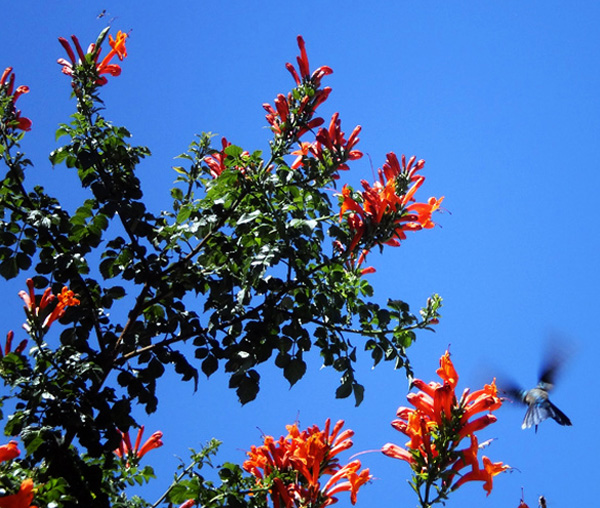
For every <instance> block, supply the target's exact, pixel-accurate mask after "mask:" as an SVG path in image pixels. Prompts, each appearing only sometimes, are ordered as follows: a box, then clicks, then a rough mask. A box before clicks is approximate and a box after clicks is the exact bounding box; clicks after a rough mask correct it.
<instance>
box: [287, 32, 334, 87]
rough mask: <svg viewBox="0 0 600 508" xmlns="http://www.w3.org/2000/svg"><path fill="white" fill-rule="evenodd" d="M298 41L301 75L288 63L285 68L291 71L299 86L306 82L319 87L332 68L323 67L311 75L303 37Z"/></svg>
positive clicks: (298, 59)
mask: <svg viewBox="0 0 600 508" xmlns="http://www.w3.org/2000/svg"><path fill="white" fill-rule="evenodd" d="M296 40H297V41H298V48H299V49H300V56H297V57H296V61H297V62H298V70H299V72H300V75H298V72H296V69H295V68H294V66H293V65H292V64H291V63H286V64H285V67H286V69H287V70H288V71H290V74H291V75H292V77H293V78H294V81H295V82H296V84H297V85H300V84H302V83H303V82H306V81H310V82H312V83H313V84H314V85H315V86H316V87H319V85H320V84H321V79H323V77H324V76H327V75H329V74H331V73H332V72H333V70H332V69H331V67H327V66H326V65H322V66H321V67H319V68H318V69H317V70H315V72H313V73H312V75H311V73H310V66H309V65H308V55H307V54H306V45H305V44H304V39H303V38H302V36H301V35H299V36H298V37H297V38H296Z"/></svg>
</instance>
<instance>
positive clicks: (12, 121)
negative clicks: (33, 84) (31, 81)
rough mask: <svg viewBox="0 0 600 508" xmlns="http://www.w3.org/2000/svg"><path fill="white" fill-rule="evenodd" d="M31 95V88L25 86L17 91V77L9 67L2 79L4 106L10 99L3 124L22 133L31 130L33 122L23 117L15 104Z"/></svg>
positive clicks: (1, 88)
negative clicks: (19, 99) (21, 97)
mask: <svg viewBox="0 0 600 508" xmlns="http://www.w3.org/2000/svg"><path fill="white" fill-rule="evenodd" d="M25 93H29V87H28V86H25V85H21V86H18V87H17V89H16V90H15V75H14V73H13V71H12V67H7V68H6V69H4V72H3V73H2V77H0V99H3V100H2V104H3V105H4V104H5V102H4V99H8V101H7V106H8V107H6V105H5V108H4V114H3V115H2V123H3V124H5V125H6V126H7V127H8V128H15V129H20V130H22V131H29V130H31V120H30V119H29V118H25V117H23V116H21V111H19V110H17V108H16V107H15V103H16V102H17V99H18V98H19V97H20V96H21V95H23V94H25Z"/></svg>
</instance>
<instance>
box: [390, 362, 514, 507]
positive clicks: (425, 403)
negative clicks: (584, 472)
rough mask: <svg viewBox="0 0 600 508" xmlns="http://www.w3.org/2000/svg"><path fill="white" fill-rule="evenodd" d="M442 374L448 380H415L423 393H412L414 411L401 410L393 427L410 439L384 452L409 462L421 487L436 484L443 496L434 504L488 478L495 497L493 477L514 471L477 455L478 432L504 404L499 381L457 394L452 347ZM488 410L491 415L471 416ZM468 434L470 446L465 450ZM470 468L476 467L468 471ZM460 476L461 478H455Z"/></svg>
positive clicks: (391, 445)
mask: <svg viewBox="0 0 600 508" xmlns="http://www.w3.org/2000/svg"><path fill="white" fill-rule="evenodd" d="M437 374H438V375H439V376H440V378H441V379H442V383H439V382H435V381H432V382H430V383H425V382H424V381H422V380H420V379H414V380H413V383H412V385H413V386H414V387H415V388H417V389H418V390H419V391H418V392H416V393H409V394H408V396H407V399H408V401H409V402H410V404H411V405H412V406H414V409H412V408H409V407H400V408H398V411H397V413H396V415H397V417H398V419H397V420H394V421H393V422H392V426H393V427H394V428H395V429H396V430H398V431H399V432H402V433H403V434H405V435H406V436H408V438H409V441H408V442H407V443H406V444H405V447H404V448H402V447H400V446H398V445H395V444H393V443H388V444H386V445H385V446H383V448H382V452H383V453H384V455H387V456H388V457H392V458H396V459H400V460H404V461H405V462H408V464H409V465H410V467H411V468H412V470H413V472H414V476H415V484H416V486H417V488H418V487H421V486H422V485H427V488H426V492H427V493H429V491H430V487H431V486H432V485H434V484H435V485H436V489H437V490H438V492H439V494H438V497H437V498H436V499H435V500H433V501H431V500H429V502H431V503H433V502H437V501H440V500H443V499H445V495H446V494H447V493H448V492H450V491H452V490H454V489H457V488H458V487H460V486H461V485H463V484H464V483H466V482H468V481H474V480H475V481H483V482H485V483H484V489H485V490H486V492H487V493H488V495H489V493H490V492H491V489H492V478H493V477H494V476H495V475H497V474H499V473H501V472H503V471H506V470H507V469H509V466H507V465H504V464H502V463H501V462H497V463H492V462H491V461H490V459H488V458H487V457H483V466H482V467H480V465H479V460H478V456H477V454H478V452H479V449H480V448H481V446H480V445H479V444H478V440H477V436H476V435H475V433H476V432H478V431H479V430H481V429H483V428H485V427H487V426H488V425H489V424H491V423H493V422H495V421H496V417H495V416H494V415H493V414H491V412H492V411H495V410H496V409H498V408H499V407H500V406H501V405H502V400H501V399H500V397H499V396H498V392H497V389H496V384H495V380H494V381H492V383H490V384H489V385H485V386H484V388H482V389H481V390H476V391H474V392H472V393H471V392H470V390H469V389H466V390H464V391H463V393H462V395H461V397H460V398H457V397H456V393H455V389H456V386H457V384H458V374H457V372H456V369H455V368H454V365H453V363H452V360H451V359H450V354H449V352H448V351H446V353H445V354H444V355H443V356H442V357H441V359H440V368H439V369H438V370H437ZM482 412H488V413H487V414H485V415H483V416H480V417H478V418H476V419H474V420H471V418H472V417H473V416H475V415H478V414H480V413H482ZM466 437H468V438H469V440H470V445H469V446H468V447H467V448H463V449H460V450H459V449H458V447H459V445H460V443H461V441H462V440H463V439H464V438H466ZM465 468H470V471H468V472H466V473H464V472H463V470H464V469H465ZM457 475H458V476H460V477H459V478H458V480H457V481H456V482H454V478H455V477H456V476H457ZM427 495H428V494H427Z"/></svg>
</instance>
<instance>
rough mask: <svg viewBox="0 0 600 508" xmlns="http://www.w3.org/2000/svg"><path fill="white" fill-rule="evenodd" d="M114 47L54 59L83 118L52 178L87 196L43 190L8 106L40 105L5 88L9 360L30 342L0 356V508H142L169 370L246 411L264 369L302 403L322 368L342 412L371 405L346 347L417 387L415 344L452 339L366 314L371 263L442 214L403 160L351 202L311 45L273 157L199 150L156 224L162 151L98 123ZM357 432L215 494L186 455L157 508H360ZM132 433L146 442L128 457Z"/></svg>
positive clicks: (278, 458)
mask: <svg viewBox="0 0 600 508" xmlns="http://www.w3.org/2000/svg"><path fill="white" fill-rule="evenodd" d="M108 32H109V29H105V30H103V31H102V32H101V33H100V34H99V36H98V37H97V38H96V40H95V42H93V43H92V44H90V45H89V46H88V47H87V49H86V50H85V51H84V49H83V46H82V45H81V43H80V40H79V38H78V37H77V36H75V35H72V36H71V37H70V40H67V39H66V38H64V37H60V38H59V44H60V46H61V47H62V51H64V52H65V53H66V55H63V57H61V58H59V59H58V63H59V65H60V66H61V71H62V74H63V77H62V78H61V79H64V78H65V76H66V77H68V78H69V79H70V85H71V90H72V99H73V100H74V101H75V112H74V113H73V114H72V115H71V118H70V120H69V121H68V122H67V123H64V124H61V125H60V126H59V128H58V130H57V133H56V139H57V140H62V142H61V143H62V144H61V145H60V146H58V147H57V148H56V149H55V150H53V151H52V153H51V154H50V160H51V162H52V164H53V165H55V166H60V165H64V166H66V177H67V178H72V180H73V182H74V183H75V184H77V185H79V187H80V188H81V189H82V191H81V192H80V193H77V192H69V194H68V195H66V196H59V197H55V196H52V195H50V194H48V193H47V192H46V191H45V190H44V189H43V188H42V187H41V186H39V185H35V184H34V185H31V186H30V185H29V179H31V178H32V177H34V176H35V175H34V174H31V172H29V171H27V169H28V167H29V166H30V165H32V162H31V161H30V160H28V159H27V158H25V157H24V154H23V152H22V151H21V143H22V142H23V140H24V139H26V138H25V135H26V134H27V133H28V132H29V130H30V129H31V128H32V125H33V124H32V122H31V121H30V120H29V118H28V117H25V116H22V114H21V111H19V110H17V109H16V106H15V104H16V101H17V99H19V97H20V96H21V95H23V94H25V93H27V92H29V88H28V87H27V86H19V87H17V88H16V89H15V86H14V83H15V75H14V74H13V73H12V69H11V68H8V69H7V70H6V71H5V72H4V73H3V74H2V77H1V78H0V155H1V157H2V162H3V164H4V165H5V166H6V172H5V174H4V177H3V180H2V183H3V185H2V187H1V188H0V275H1V276H2V277H4V278H6V279H12V278H15V277H22V280H24V283H23V287H24V288H26V289H23V290H22V291H20V292H19V296H20V298H21V299H22V301H23V304H24V311H25V318H24V321H25V322H24V324H23V331H21V332H20V333H22V334H23V333H24V334H26V336H27V338H22V339H20V338H19V339H20V340H19V342H18V344H17V345H16V347H15V348H14V350H13V341H14V339H15V336H16V335H17V334H16V333H15V332H14V331H9V332H8V334H7V339H6V344H5V347H4V348H3V354H0V377H1V378H2V381H3V382H4V384H5V385H6V386H7V388H8V390H7V392H8V393H9V395H8V396H7V397H6V398H1V399H0V404H2V403H4V402H5V401H6V400H10V402H9V403H8V407H9V408H10V414H8V415H7V418H6V419H4V415H3V414H0V418H1V419H2V420H3V423H4V432H5V434H6V435H7V436H11V437H10V440H9V442H8V444H6V445H3V446H0V461H2V463H1V464H0V508H7V507H11V508H12V507H29V506H32V503H34V502H35V503H36V504H37V505H38V506H55V507H57V508H63V507H64V508H70V507H72V506H79V505H81V506H89V507H102V508H104V507H106V506H119V507H136V508H138V507H141V506H149V505H150V503H149V502H147V501H145V500H142V499H141V498H139V497H138V496H136V495H129V493H128V492H127V489H128V487H129V486H130V485H135V484H138V485H144V484H145V483H147V482H149V481H151V480H152V479H153V477H154V472H153V469H152V467H151V466H150V465H143V466H142V465H140V463H141V461H142V458H143V461H144V462H145V461H146V460H147V459H146V454H147V452H149V451H150V450H153V449H156V448H159V447H161V446H162V444H163V441H162V438H163V434H162V432H161V431H156V432H155V433H154V434H152V436H151V437H150V438H149V439H148V440H146V441H145V442H144V443H142V432H143V426H141V425H140V424H139V423H137V422H136V421H135V418H134V416H133V415H134V414H137V413H136V412H135V411H134V406H141V407H143V408H144V409H145V411H146V412H147V413H152V412H154V411H155V410H156V409H157V406H158V397H157V395H156V394H157V386H158V383H159V380H160V379H161V378H162V377H163V375H165V373H166V372H168V369H172V370H174V372H175V374H177V375H179V376H181V378H182V380H183V381H192V382H193V383H195V385H196V386H197V384H198V379H199V375H200V373H202V374H204V375H206V376H210V375H211V374H213V373H214V372H216V371H218V370H219V369H221V370H223V371H224V372H225V373H226V374H227V375H228V376H229V386H230V387H232V388H233V389H235V391H236V394H237V396H238V398H239V400H240V402H241V403H248V402H250V401H252V400H253V399H254V398H255V397H256V396H257V394H258V392H259V389H260V380H261V377H260V373H259V370H260V368H261V366H262V364H264V363H266V362H269V361H271V360H273V363H274V364H275V366H277V367H278V368H280V369H281V371H282V373H283V376H284V378H285V379H286V380H287V381H288V382H289V383H290V385H293V384H294V383H296V382H297V381H298V380H299V379H300V378H302V377H303V376H304V375H305V373H306V370H307V365H306V361H305V360H306V353H307V352H308V351H310V350H311V349H315V348H316V349H318V350H319V351H320V353H321V357H322V359H323V363H324V366H326V367H331V368H334V369H335V370H337V371H338V372H339V373H340V379H341V382H340V385H339V386H338V387H337V389H336V392H335V395H336V396H337V397H339V398H344V397H349V396H350V395H353V396H354V399H355V401H356V404H357V405H358V404H360V403H361V401H362V398H363V387H362V385H361V384H360V383H359V380H358V379H357V378H356V375H355V369H354V364H355V362H356V361H357V355H356V353H355V346H354V343H353V340H352V341H351V338H354V337H355V336H358V337H360V339H359V340H360V341H361V342H362V344H363V347H364V349H365V350H366V351H367V352H368V353H369V354H370V355H371V357H372V359H373V363H374V364H375V365H377V364H379V363H380V361H381V360H382V359H385V360H386V361H392V362H395V366H396V367H403V368H404V369H405V370H406V373H407V374H408V375H410V374H411V372H412V371H411V367H410V362H409V359H408V356H407V349H408V348H409V347H410V345H411V344H412V343H413V342H414V340H415V339H416V331H417V330H419V329H430V328H431V327H432V326H433V325H435V324H437V322H438V320H439V314H438V310H439V308H440V306H441V299H440V298H439V297H438V296H437V295H433V296H432V297H431V298H429V299H428V300H427V302H426V305H425V306H424V308H423V309H421V311H420V312H419V313H416V314H413V313H411V311H410V308H409V305H408V304H407V303H405V302H403V301H402V300H399V299H390V300H389V302H388V303H387V305H386V306H382V305H380V304H379V303H377V302H376V301H372V300H371V297H372V295H373V292H374V291H373V288H372V287H371V285H370V284H369V280H368V277H367V275H368V274H369V273H371V272H372V271H374V268H373V267H369V268H363V267H362V266H361V265H362V263H363V261H364V257H365V256H366V254H367V252H369V250H370V249H372V248H375V247H378V248H381V249H383V248H384V247H385V246H390V245H391V246H398V245H399V244H400V241H403V240H405V239H406V234H405V233H406V232H408V231H417V230H423V229H429V228H431V227H432V226H433V224H434V223H433V219H432V215H433V213H434V212H436V211H437V210H439V207H440V203H441V201H442V198H440V199H437V198H431V199H430V200H429V201H427V202H417V201H415V199H416V198H415V194H416V192H417V190H418V189H419V187H420V186H421V185H422V184H423V181H424V177H423V176H422V175H421V174H420V173H419V174H417V172H419V171H421V170H422V169H423V164H424V163H423V161H417V160H416V158H415V157H411V158H408V160H407V158H406V157H404V156H400V157H396V156H395V155H394V153H393V152H390V153H388V155H387V158H386V161H385V163H384V164H383V166H382V169H380V170H379V172H378V175H379V179H378V181H376V182H375V183H374V184H372V185H371V184H368V183H363V189H364V190H363V191H360V192H356V191H354V190H353V189H352V188H351V187H350V186H349V185H348V184H342V183H341V182H340V180H342V179H343V178H345V176H346V175H348V173H347V172H348V171H350V170H351V166H352V165H353V164H354V163H355V162H356V161H358V160H360V159H361V157H362V155H363V154H362V151H360V150H359V149H358V143H359V141H360V139H359V134H360V132H362V131H361V127H360V126H356V127H354V128H353V129H352V130H351V131H350V134H349V135H348V136H346V133H345V132H344V131H343V130H342V122H341V117H340V114H339V113H338V112H335V113H333V114H332V115H331V117H330V119H329V120H328V121H326V120H325V119H324V118H323V117H320V116H317V112H320V111H322V107H323V104H324V103H326V101H328V100H329V97H330V93H331V88H330V87H327V86H324V85H323V82H324V80H325V78H326V77H327V76H329V75H330V74H331V73H332V72H333V70H332V69H331V68H330V67H328V66H320V67H317V68H316V70H313V71H311V68H310V65H309V61H308V54H307V50H306V45H305V42H304V39H303V38H302V37H298V39H297V43H298V49H299V56H298V57H297V58H296V65H292V64H291V63H288V64H286V69H287V70H288V71H289V73H290V74H291V76H292V79H293V85H292V86H293V88H292V90H291V91H290V92H288V93H280V94H277V95H276V97H275V99H274V101H273V103H272V104H264V109H265V111H266V122H267V124H268V125H269V127H270V129H271V134H272V139H271V140H270V150H269V153H268V154H267V155H266V156H264V157H263V155H262V153H261V152H259V151H250V150H244V149H242V148H241V147H238V146H236V145H235V144H233V143H232V142H231V141H229V140H228V139H227V138H226V137H223V138H222V139H221V142H220V144H219V145H218V146H216V147H213V145H212V141H211V135H209V134H202V135H200V136H199V137H198V138H197V139H196V140H195V141H193V142H192V143H191V145H190V147H189V150H188V151H187V152H186V153H184V154H182V155H180V156H179V158H180V159H181V160H183V161H184V162H183V165H182V166H178V167H176V168H174V169H175V171H176V174H177V176H176V181H175V182H176V183H175V186H174V187H173V189H172V190H171V197H172V203H171V206H170V207H169V209H167V210H161V211H158V212H155V211H152V210H151V209H150V208H149V206H148V204H147V203H146V202H145V201H144V196H143V192H142V185H141V181H140V180H139V178H138V173H137V167H138V165H139V164H140V162H141V161H142V159H144V158H146V157H149V156H150V150H149V149H148V148H146V147H144V146H133V145H132V144H130V142H129V141H130V138H131V134H130V133H129V131H128V130H127V129H126V128H124V127H120V126H115V125H113V124H112V123H111V122H110V121H109V120H108V119H107V118H105V116H104V114H105V111H106V108H105V105H104V103H103V101H102V99H101V97H100V95H101V93H102V91H103V90H104V88H105V86H106V85H109V83H110V84H111V86H112V83H113V80H112V78H116V77H118V76H119V75H120V74H121V72H122V68H121V65H122V62H123V61H124V59H125V58H126V57H127V55H128V52H127V48H126V44H127V40H128V35H127V34H126V33H124V32H122V31H118V32H117V33H116V35H114V36H113V35H112V34H109V33H108ZM107 45H108V47H109V48H110V49H108V50H106V46H107ZM117 61H118V62H119V63H117ZM57 74H58V73H57ZM109 76H110V77H111V79H110V80H109V78H108V77H109ZM117 83H118V81H117ZM33 92H34V93H35V91H33ZM28 116H29V113H28ZM339 187H341V190H340V194H339V202H338V203H332V201H335V200H332V199H331V196H332V195H333V194H332V188H333V189H337V188H339ZM334 192H336V191H335V190H334ZM63 200H68V206H64V205H63V204H61V201H63ZM15 299H17V298H16V295H15ZM196 299H200V300H201V301H202V305H198V304H197V303H196ZM17 300H18V299H17ZM29 340H31V341H32V343H33V344H32V347H31V348H30V349H29V350H27V344H29ZM184 343H185V346H184ZM190 348H192V349H193V351H191V353H190ZM342 426H343V422H338V423H337V424H335V425H333V426H332V425H331V423H330V421H329V420H327V422H326V424H325V427H324V429H320V428H318V427H316V426H313V427H310V428H308V429H306V430H303V431H301V430H299V429H298V427H297V425H291V426H289V427H288V434H287V436H285V437H282V438H280V439H279V440H277V441H276V440H275V439H273V438H271V437H266V438H265V440H264V443H263V445H262V446H259V447H253V448H252V449H251V451H250V452H249V458H248V459H247V460H246V462H245V463H244V466H243V468H242V467H240V466H236V465H232V464H224V465H222V466H221V467H220V468H219V471H218V477H219V479H220V480H221V484H220V485H217V484H216V483H215V481H213V480H212V479H211V480H209V479H207V478H205V476H204V473H203V472H202V468H203V467H204V466H207V467H208V466H212V463H211V456H212V455H213V454H214V453H215V452H216V449H217V447H218V444H217V443H216V442H214V441H213V442H211V443H210V444H209V445H207V447H206V448H204V449H203V450H201V451H200V452H195V451H194V452H192V459H191V463H190V464H189V465H187V466H183V465H182V467H181V468H180V469H181V470H180V472H179V473H178V474H177V475H175V477H174V481H173V483H172V484H171V485H170V486H169V488H168V489H167V491H166V492H165V493H164V494H163V495H162V496H161V497H160V498H159V499H158V500H156V501H155V502H154V503H153V505H154V506H158V505H160V504H161V503H167V504H169V505H170V506H172V505H180V506H182V507H185V508H189V507H191V506H193V505H196V504H197V505H201V506H207V507H216V506H265V505H266V504H268V503H269V502H271V503H272V504H273V505H274V506H276V507H277V508H283V507H285V508H292V507H295V506H297V507H300V506H311V507H315V508H317V507H324V506H328V505H330V504H333V503H334V502H335V501H336V499H337V496H338V495H339V494H340V493H344V492H349V495H350V501H351V502H352V503H353V504H354V503H355V502H356V497H357V492H358V490H359V488H361V487H362V486H363V485H364V484H366V483H368V482H369V481H370V479H371V478H372V476H371V473H370V472H369V469H362V466H361V463H360V462H359V461H358V460H351V461H349V462H347V463H346V464H342V463H341V462H340V459H339V454H340V453H341V452H343V451H345V450H347V449H348V448H349V447H350V446H351V445H352V441H351V440H350V437H351V435H352V432H351V431H349V430H346V431H342ZM132 428H139V429H140V430H139V431H138V434H137V438H136V440H135V443H132V442H131V438H130V435H129V432H130V429H132ZM165 441H166V439H165ZM19 447H22V449H23V450H24V453H23V456H21V453H20V448H19ZM454 463H455V464H456V461H455V462H454ZM465 476H466V475H465ZM463 478H464V477H463ZM461 479H462V478H461ZM458 481H461V480H458Z"/></svg>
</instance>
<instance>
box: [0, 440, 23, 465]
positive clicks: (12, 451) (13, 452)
mask: <svg viewBox="0 0 600 508" xmlns="http://www.w3.org/2000/svg"><path fill="white" fill-rule="evenodd" d="M20 454H21V451H20V450H19V444H18V443H17V442H16V441H9V442H8V444H5V445H2V446H0V462H4V461H6V460H12V459H15V458H17V457H18V456H19V455H20Z"/></svg>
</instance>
